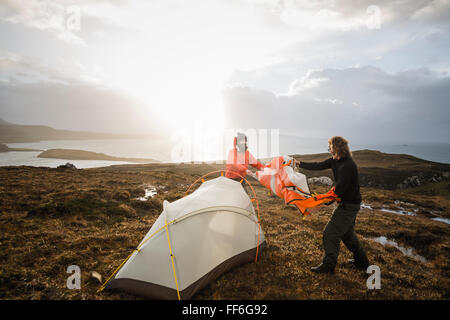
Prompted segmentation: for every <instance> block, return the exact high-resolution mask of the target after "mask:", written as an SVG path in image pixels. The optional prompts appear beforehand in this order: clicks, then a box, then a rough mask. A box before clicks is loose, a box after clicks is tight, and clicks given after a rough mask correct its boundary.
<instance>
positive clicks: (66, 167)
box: [58, 162, 77, 170]
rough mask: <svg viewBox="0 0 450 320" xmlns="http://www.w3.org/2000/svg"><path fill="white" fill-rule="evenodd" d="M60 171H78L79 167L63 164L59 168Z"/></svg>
mask: <svg viewBox="0 0 450 320" xmlns="http://www.w3.org/2000/svg"><path fill="white" fill-rule="evenodd" d="M58 169H73V170H76V169H77V167H75V165H74V164H72V163H70V162H66V164H62V165H60V166H58Z"/></svg>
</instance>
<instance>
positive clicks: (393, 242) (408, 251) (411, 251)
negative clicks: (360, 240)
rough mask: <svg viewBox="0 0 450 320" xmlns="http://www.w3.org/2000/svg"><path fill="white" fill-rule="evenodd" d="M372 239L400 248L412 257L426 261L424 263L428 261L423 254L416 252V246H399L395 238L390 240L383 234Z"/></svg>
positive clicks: (384, 244)
mask: <svg viewBox="0 0 450 320" xmlns="http://www.w3.org/2000/svg"><path fill="white" fill-rule="evenodd" d="M370 240H373V241H375V242H378V243H381V244H382V245H383V246H392V247H394V248H396V249H398V250H399V251H401V252H402V253H403V254H404V255H405V256H407V257H410V258H412V259H414V260H417V261H420V262H424V263H425V262H427V259H425V258H424V257H422V256H421V255H418V254H417V253H415V252H414V248H405V247H402V246H399V245H398V243H397V242H395V241H394V240H389V239H387V238H386V237H383V236H381V237H378V238H370Z"/></svg>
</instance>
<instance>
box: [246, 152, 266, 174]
mask: <svg viewBox="0 0 450 320" xmlns="http://www.w3.org/2000/svg"><path fill="white" fill-rule="evenodd" d="M248 157H249V164H250V165H251V166H252V167H254V168H256V169H258V170H263V169H264V167H265V165H263V164H262V163H260V162H258V160H256V158H255V157H254V156H253V155H252V154H251V153H250V152H249V153H248Z"/></svg>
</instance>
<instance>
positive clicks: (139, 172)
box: [0, 164, 450, 299]
mask: <svg viewBox="0 0 450 320" xmlns="http://www.w3.org/2000/svg"><path fill="white" fill-rule="evenodd" d="M425 165H426V164H425ZM217 168H223V166H219V165H207V164H202V165H200V164H199V165H191V164H179V165H176V164H147V165H121V166H110V167H106V168H95V169H82V170H63V169H51V168H36V167H25V166H20V167H1V168H0V181H1V183H0V210H1V211H0V212H1V215H0V237H1V238H0V287H1V288H2V290H0V298H2V299H124V298H126V299H140V298H139V297H135V296H132V295H128V294H125V293H121V292H109V291H104V292H102V293H100V294H97V293H96V290H97V288H98V287H99V286H100V284H99V283H98V281H97V280H95V279H93V278H90V277H89V272H90V271H92V270H95V271H97V272H99V273H100V274H101V275H102V277H103V279H105V278H107V277H108V276H109V275H110V274H111V272H112V271H113V270H114V269H115V268H116V267H117V266H118V265H119V264H120V263H121V262H122V261H123V259H125V258H126V257H127V256H128V255H129V253H130V252H131V251H132V250H133V249H134V248H135V247H136V246H137V245H138V244H139V242H140V241H141V239H142V238H143V237H144V235H145V234H146V233H147V231H148V230H149V229H150V227H151V225H152V224H153V223H154V221H155V220H156V218H157V217H158V216H159V214H160V213H161V210H162V201H163V200H164V199H167V200H169V201H174V200H176V199H178V198H180V197H182V196H183V195H184V192H185V190H186V189H187V188H188V186H189V185H190V184H191V183H192V182H194V181H195V180H196V179H197V178H198V177H199V176H200V175H201V174H204V173H206V172H209V171H212V170H215V169H217ZM147 185H153V186H156V189H157V192H158V193H157V195H156V196H155V197H154V198H150V199H149V200H147V201H138V200H135V199H136V198H137V197H139V196H143V195H144V188H145V187H146V186H147ZM253 185H254V186H255V190H256V192H257V197H258V199H259V201H260V208H261V225H262V229H263V231H264V233H265V237H266V240H267V243H268V247H267V249H265V250H264V251H262V252H261V254H260V257H259V261H258V262H257V263H249V264H246V265H242V266H240V267H238V268H235V269H233V270H231V271H229V272H228V273H226V274H225V275H223V276H221V277H220V278H218V279H216V280H215V281H213V282H212V283H211V284H210V285H208V286H207V287H206V288H205V289H203V290H202V291H201V292H200V293H199V294H197V295H196V296H195V297H194V298H195V299H449V289H450V283H449V279H450V277H449V258H450V230H449V225H448V224H446V223H443V222H439V221H435V220H432V218H435V217H441V218H447V219H448V218H450V199H449V197H448V196H443V195H426V194H414V193H411V192H403V191H395V192H392V191H389V190H383V189H377V188H366V187H363V188H362V195H363V202H364V203H365V204H366V205H369V206H370V208H364V209H362V210H361V211H360V213H359V215H358V219H357V224H356V232H357V233H358V236H359V238H360V239H361V241H362V243H363V245H364V247H365V248H366V249H367V253H368V256H369V259H370V260H371V262H372V263H373V264H376V265H378V266H379V267H380V268H381V285H382V288H381V290H368V289H367V287H366V279H367V277H368V275H367V274H365V273H364V272H359V271H356V270H355V269H353V268H351V267H347V266H346V265H345V263H344V262H345V260H346V259H347V258H350V257H351V255H350V253H349V252H348V251H347V250H346V249H345V248H344V247H343V246H342V250H341V255H340V257H339V261H338V266H337V270H336V274H335V275H316V274H313V273H311V272H310V271H309V268H310V267H311V266H314V265H317V264H318V263H320V261H321V257H322V247H321V244H322V230H323V228H324V227H325V225H326V223H327V221H328V219H329V217H330V214H331V212H332V210H333V207H332V206H330V207H323V208H321V209H320V210H319V211H318V212H316V213H315V214H313V215H311V216H309V217H307V218H303V217H302V216H301V215H300V214H299V213H298V211H297V210H296V209H293V208H291V207H285V206H284V204H283V202H282V201H281V200H280V199H278V198H277V197H275V196H270V195H269V194H268V192H267V190H266V189H264V188H263V187H262V186H260V185H258V184H257V183H256V181H255V182H254V183H253ZM312 189H313V191H316V192H319V193H320V192H325V191H326V190H327V187H321V186H312ZM401 208H403V209H405V210H410V211H414V212H415V214H416V215H415V216H408V215H400V214H395V213H391V212H388V211H384V210H386V209H388V210H400V209H401ZM381 236H385V237H387V238H388V239H390V240H394V241H396V242H397V243H398V244H399V245H400V246H402V247H405V248H414V252H415V254H418V255H420V256H422V257H423V258H425V259H426V261H424V262H421V261H418V260H415V259H414V258H411V257H408V256H405V255H404V254H403V253H402V252H401V251H399V250H398V249H397V248H395V247H393V246H383V245H382V244H380V243H377V242H375V241H373V240H372V239H373V238H377V237H381ZM174 250H176V248H174ZM411 250H412V249H411ZM72 264H75V265H78V266H80V267H81V270H82V289H81V290H69V289H67V288H66V280H67V277H68V276H69V275H68V274H67V273H66V269H67V267H68V266H69V265H72Z"/></svg>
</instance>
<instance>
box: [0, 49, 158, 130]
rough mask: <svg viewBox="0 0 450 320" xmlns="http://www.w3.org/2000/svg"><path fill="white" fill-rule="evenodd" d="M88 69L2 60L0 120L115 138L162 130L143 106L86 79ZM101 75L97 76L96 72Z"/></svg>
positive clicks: (17, 58)
mask: <svg viewBox="0 0 450 320" xmlns="http://www.w3.org/2000/svg"><path fill="white" fill-rule="evenodd" d="M85 69H86V67H85V66H83V65H78V66H76V67H72V68H70V66H67V65H63V66H59V68H58V65H47V64H44V63H42V62H41V61H38V60H37V59H33V58H30V57H24V56H21V55H18V54H13V53H1V54H0V101H1V106H0V118H4V119H7V120H8V121H10V122H13V123H22V124H45V125H50V126H52V127H54V128H59V129H72V130H88V131H103V132H113V133H145V134H147V133H149V134H153V133H161V132H163V131H164V130H166V129H165V128H164V127H163V125H162V124H161V121H159V120H158V117H157V116H156V115H155V114H154V113H153V112H152V111H151V109H149V106H148V105H146V104H144V103H143V102H142V101H140V100H138V99H136V98H134V97H132V96H131V95H129V94H127V93H126V92H124V91H123V90H121V89H119V88H112V87H106V86H105V85H100V83H101V81H99V79H98V78H95V77H94V78H91V77H87V76H86V75H85V74H84V71H86V70H85ZM99 72H100V71H99Z"/></svg>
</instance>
